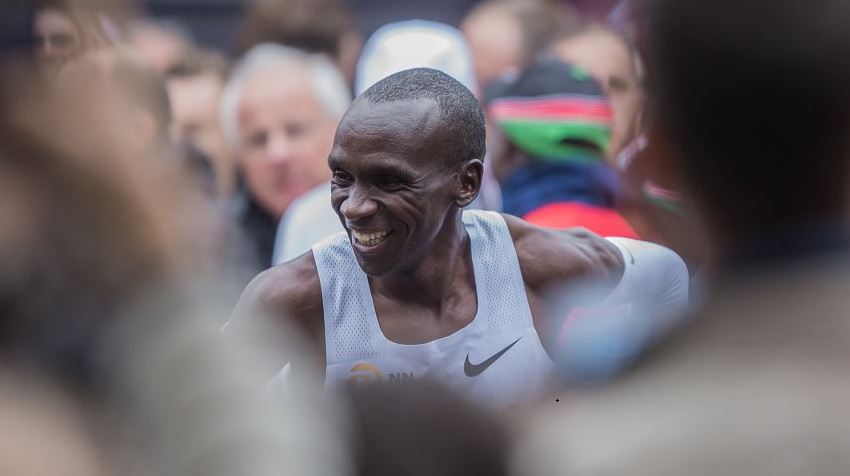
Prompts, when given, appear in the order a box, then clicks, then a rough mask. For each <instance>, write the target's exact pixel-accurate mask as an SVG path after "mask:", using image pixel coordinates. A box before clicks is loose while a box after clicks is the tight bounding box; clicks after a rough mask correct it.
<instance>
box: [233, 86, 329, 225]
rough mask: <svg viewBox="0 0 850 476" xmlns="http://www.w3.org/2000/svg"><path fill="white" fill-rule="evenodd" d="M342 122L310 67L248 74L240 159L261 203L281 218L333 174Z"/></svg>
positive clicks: (241, 110) (241, 114) (241, 117)
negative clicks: (294, 202) (316, 88)
mask: <svg viewBox="0 0 850 476" xmlns="http://www.w3.org/2000/svg"><path fill="white" fill-rule="evenodd" d="M336 123H337V121H336V120H335V119H334V118H333V117H332V116H331V115H330V114H329V113H328V111H327V110H326V109H325V107H324V106H323V105H322V103H321V102H320V100H319V98H318V97H317V95H316V93H315V91H314V88H313V86H312V78H311V76H310V74H309V73H308V72H307V71H305V70H302V71H292V70H282V69H277V70H274V69H270V70H268V71H262V72H258V73H256V74H254V75H253V76H252V77H250V78H248V80H247V81H246V83H245V85H244V88H243V93H242V98H241V101H240V103H239V125H240V136H241V141H240V151H239V158H240V165H241V168H242V172H243V174H244V178H245V181H246V185H247V186H248V189H249V191H250V193H251V194H252V195H253V197H254V199H255V200H257V202H258V203H259V205H261V206H262V207H263V208H265V209H266V211H268V212H269V213H271V214H272V215H274V216H276V217H279V216H281V215H283V212H284V211H286V208H287V207H288V206H289V204H290V203H291V202H292V200H294V199H295V198H297V197H298V196H300V195H302V194H303V193H305V192H307V191H308V190H310V189H311V188H313V187H315V186H316V185H318V184H320V183H322V182H323V181H325V180H327V179H328V178H329V177H330V171H329V170H328V166H327V157H328V154H329V153H330V150H331V146H332V144H333V136H334V132H335V130H336Z"/></svg>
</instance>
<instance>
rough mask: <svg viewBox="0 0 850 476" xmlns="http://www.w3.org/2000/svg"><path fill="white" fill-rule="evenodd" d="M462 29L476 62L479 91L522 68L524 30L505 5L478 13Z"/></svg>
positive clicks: (467, 20)
mask: <svg viewBox="0 0 850 476" xmlns="http://www.w3.org/2000/svg"><path fill="white" fill-rule="evenodd" d="M461 30H462V31H463V34H464V36H466V40H467V42H469V49H470V51H471V52H472V57H473V61H474V62H475V77H476V79H477V80H478V84H479V91H483V90H484V88H486V87H487V85H488V84H490V83H491V82H492V81H493V80H495V79H498V78H499V77H500V76H502V75H504V74H507V73H512V72H517V71H519V70H520V68H521V67H522V32H521V31H520V26H519V24H518V23H517V21H516V20H515V19H514V18H513V17H512V16H511V14H510V13H509V12H507V11H505V10H504V9H501V8H488V9H485V10H482V11H480V12H476V13H474V14H473V15H472V16H470V17H469V18H467V19H466V20H465V21H464V22H463V25H462V26H461Z"/></svg>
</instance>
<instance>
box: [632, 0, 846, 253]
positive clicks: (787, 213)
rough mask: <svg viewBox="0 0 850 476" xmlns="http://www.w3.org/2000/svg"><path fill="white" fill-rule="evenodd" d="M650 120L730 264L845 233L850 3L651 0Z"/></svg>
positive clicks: (790, 0)
mask: <svg viewBox="0 0 850 476" xmlns="http://www.w3.org/2000/svg"><path fill="white" fill-rule="evenodd" d="M647 8H648V15H649V22H650V27H649V28H648V37H647V40H648V41H647V46H648V56H647V72H648V78H649V80H650V82H651V83H650V87H651V96H652V98H653V104H652V107H653V109H654V110H653V113H654V116H655V117H656V118H657V120H658V125H659V129H660V130H661V131H662V133H661V134H660V135H662V136H663V137H660V138H651V142H652V141H653V140H656V139H659V140H665V141H667V142H668V144H666V145H668V146H669V147H668V149H667V150H668V157H667V159H668V165H669V166H671V167H677V168H680V169H681V170H682V172H683V175H684V176H685V178H686V181H687V186H688V188H689V189H690V191H691V193H692V194H693V199H694V201H695V202H696V204H697V206H698V208H699V209H700V211H701V212H702V214H703V217H704V219H705V220H706V222H707V225H708V229H710V230H713V236H712V239H713V241H714V245H715V247H716V248H717V249H718V251H719V252H720V253H721V254H725V253H730V252H731V248H735V247H742V246H743V247H747V246H752V243H753V242H754V241H756V240H760V239H764V238H766V237H770V236H771V235H776V234H794V233H800V232H806V230H808V229H811V228H812V227H815V226H817V227H829V226H832V225H836V226H840V225H839V224H841V223H843V221H844V217H845V211H846V208H847V207H846V203H847V193H846V192H847V179H848V174H847V172H848V164H850V161H848V152H850V140H849V139H848V137H850V136H848V131H850V88H848V87H847V85H848V84H850V63H848V62H847V60H846V59H847V58H848V55H850V29H848V28H847V24H848V22H850V3H847V2H846V1H843V0H826V1H824V2H819V3H818V4H817V5H812V4H808V3H806V2H800V1H793V0H778V1H773V0H770V1H768V0H755V1H748V2H737V1H731V0H729V1H727V0H722V1H715V2H704V1H700V0H649V1H648V2H647Z"/></svg>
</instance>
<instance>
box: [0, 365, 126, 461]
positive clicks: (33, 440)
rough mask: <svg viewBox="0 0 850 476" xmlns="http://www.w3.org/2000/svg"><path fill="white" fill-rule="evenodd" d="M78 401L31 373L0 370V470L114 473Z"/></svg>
mask: <svg viewBox="0 0 850 476" xmlns="http://www.w3.org/2000/svg"><path fill="white" fill-rule="evenodd" d="M81 407H82V405H81V404H80V402H78V401H75V400H74V399H73V398H72V397H71V396H69V395H67V394H66V393H65V392H62V391H61V390H60V389H58V388H54V387H53V386H50V385H48V384H46V383H45V382H42V381H41V380H40V379H37V378H35V377H33V376H31V375H27V374H24V373H23V372H20V371H9V370H8V369H4V370H3V371H2V372H0V427H2V428H3V431H2V432H0V473H2V474H10V475H11V474H14V475H16V476H49V475H55V474H64V475H67V476H106V475H108V474H114V473H113V471H114V470H115V468H114V467H112V466H111V463H110V462H109V461H107V457H106V456H107V455H106V454H105V451H103V448H102V447H101V445H100V443H99V442H98V441H97V438H96V436H95V434H94V428H92V425H91V424H90V422H86V421H85V419H84V418H83V417H82V416H81V413H82V411H81ZM45 455H50V457H45Z"/></svg>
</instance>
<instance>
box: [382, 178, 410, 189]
mask: <svg viewBox="0 0 850 476" xmlns="http://www.w3.org/2000/svg"><path fill="white" fill-rule="evenodd" d="M378 186H379V187H381V188H382V189H384V190H388V191H394V190H400V189H401V188H402V187H403V186H404V181H403V180H402V179H401V178H399V177H396V176H393V175H382V176H380V177H378Z"/></svg>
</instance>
